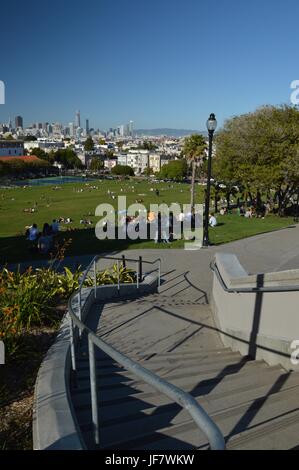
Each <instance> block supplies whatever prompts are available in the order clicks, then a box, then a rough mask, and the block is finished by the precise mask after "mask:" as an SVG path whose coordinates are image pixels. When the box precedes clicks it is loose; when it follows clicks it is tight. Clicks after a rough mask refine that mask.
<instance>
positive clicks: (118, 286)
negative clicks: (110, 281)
mask: <svg viewBox="0 0 299 470" xmlns="http://www.w3.org/2000/svg"><path fill="white" fill-rule="evenodd" d="M119 289H120V285H119V261H118V260H117V290H118V292H119Z"/></svg>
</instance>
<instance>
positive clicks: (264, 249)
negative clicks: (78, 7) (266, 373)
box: [9, 225, 299, 300]
mask: <svg viewBox="0 0 299 470" xmlns="http://www.w3.org/2000/svg"><path fill="white" fill-rule="evenodd" d="M216 252H225V253H234V254H236V255H237V256H238V258H239V260H240V262H241V264H243V265H244V267H245V269H246V270H247V271H249V272H250V273H258V272H269V271H282V270H286V269H297V268H299V225H297V226H294V227H290V228H286V229H282V230H278V231H275V232H271V233H266V234H263V235H257V236H255V237H251V238H246V239H243V240H239V241H236V242H232V243H228V244H225V245H221V246H214V247H210V248H208V249H201V250H198V251H186V250H183V249H182V250H173V249H169V250H168V249H156V250H126V251H124V252H113V253H109V255H110V256H113V255H117V256H120V255H121V254H125V255H126V256H127V257H131V258H135V257H138V256H143V257H144V259H145V260H154V259H156V258H161V260H162V271H163V273H164V275H165V274H166V280H167V281H169V279H170V278H173V282H175V281H176V283H178V282H182V289H184V290H183V291H182V295H183V296H184V298H190V300H192V299H194V296H197V297H198V296H199V294H200V293H202V294H203V295H207V296H208V297H209V295H210V292H211V285H212V282H211V281H212V273H211V270H210V268H209V264H210V262H211V260H212V259H213V256H214V254H215V253H216ZM93 256H94V255H83V256H72V257H66V258H65V259H64V260H63V261H62V262H61V264H60V268H61V267H63V266H68V267H71V268H73V267H76V266H78V265H80V266H81V267H82V269H84V268H85V267H86V266H87V265H88V264H89V263H90V261H91V260H92V258H93ZM104 256H105V255H104V254H103V257H104ZM110 264H111V262H110ZM29 265H32V266H33V267H42V266H48V265H49V261H43V260H41V261H35V262H32V263H30V262H25V263H20V266H21V268H24V267H26V266H29ZM16 267H17V265H16V264H14V265H10V266H9V268H11V269H16ZM184 280H185V285H184V287H183V284H184V282H183V281H184ZM187 285H189V287H188V288H186V287H187ZM168 287H169V286H168ZM162 291H163V290H162ZM176 294H178V290H177V289H176Z"/></svg>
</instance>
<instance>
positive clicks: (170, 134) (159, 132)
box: [135, 128, 207, 137]
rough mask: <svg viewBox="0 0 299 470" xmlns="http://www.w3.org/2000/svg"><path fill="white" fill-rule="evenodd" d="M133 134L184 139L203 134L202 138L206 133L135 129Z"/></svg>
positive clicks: (180, 130) (163, 129)
mask: <svg viewBox="0 0 299 470" xmlns="http://www.w3.org/2000/svg"><path fill="white" fill-rule="evenodd" d="M135 134H136V135H138V136H142V135H144V136H154V137H158V136H163V135H165V136H167V137H185V136H187V135H191V134H203V135H204V136H206V135H207V132H202V131H195V130H190V129H168V128H161V129H159V128H158V129H136V130H135Z"/></svg>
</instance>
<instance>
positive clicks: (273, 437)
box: [227, 407, 299, 450]
mask: <svg viewBox="0 0 299 470" xmlns="http://www.w3.org/2000/svg"><path fill="white" fill-rule="evenodd" d="M298 436H299V407H298V408H297V409H296V410H294V411H289V412H286V413H284V414H282V415H281V416H277V417H275V418H273V419H270V420H269V422H268V423H263V424H260V425H259V426H253V427H252V428H251V429H249V430H246V431H243V432H242V433H239V434H237V435H235V436H233V437H232V438H231V439H230V440H229V441H228V443H227V449H228V450H264V449H267V450H290V449H294V448H297V447H298V443H299V438H298Z"/></svg>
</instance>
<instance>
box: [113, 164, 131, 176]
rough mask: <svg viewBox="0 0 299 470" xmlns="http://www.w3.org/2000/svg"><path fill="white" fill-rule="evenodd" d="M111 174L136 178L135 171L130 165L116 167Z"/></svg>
mask: <svg viewBox="0 0 299 470" xmlns="http://www.w3.org/2000/svg"><path fill="white" fill-rule="evenodd" d="M111 173H112V174H113V175H120V176H134V170H133V168H131V167H130V166H128V165H115V166H114V167H113V168H112V170H111Z"/></svg>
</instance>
